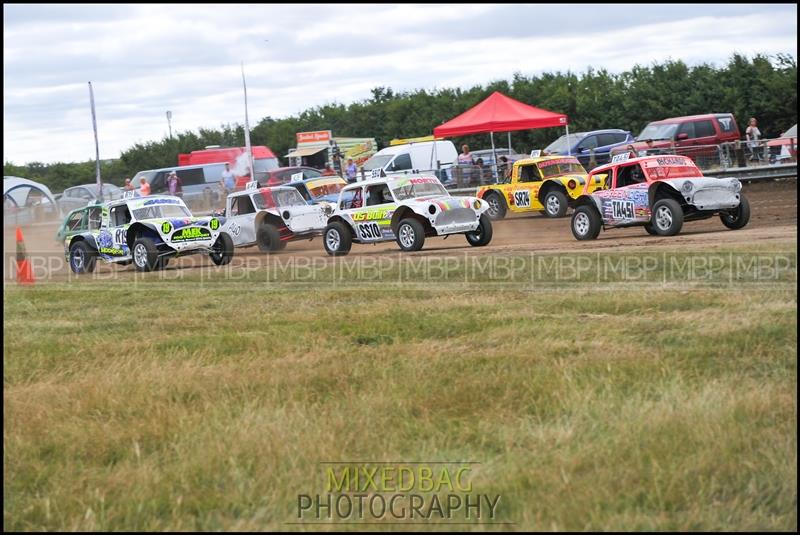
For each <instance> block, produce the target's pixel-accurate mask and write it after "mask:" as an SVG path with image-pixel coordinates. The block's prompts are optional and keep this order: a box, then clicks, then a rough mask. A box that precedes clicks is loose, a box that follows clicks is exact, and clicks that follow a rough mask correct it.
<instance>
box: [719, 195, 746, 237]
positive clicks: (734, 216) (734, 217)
mask: <svg viewBox="0 0 800 535" xmlns="http://www.w3.org/2000/svg"><path fill="white" fill-rule="evenodd" d="M719 218H720V219H721V220H722V224H723V225H725V226H726V227H728V228H729V229H731V230H739V229H740V228H742V227H744V226H745V225H747V222H748V221H750V202H749V201H748V200H747V197H745V196H744V195H739V206H737V207H736V208H734V209H733V210H730V211H728V212H722V213H721V214H719Z"/></svg>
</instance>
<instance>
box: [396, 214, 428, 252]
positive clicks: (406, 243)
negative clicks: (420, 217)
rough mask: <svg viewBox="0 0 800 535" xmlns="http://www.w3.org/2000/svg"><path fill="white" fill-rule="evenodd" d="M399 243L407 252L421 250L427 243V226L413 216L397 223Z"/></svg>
mask: <svg viewBox="0 0 800 535" xmlns="http://www.w3.org/2000/svg"><path fill="white" fill-rule="evenodd" d="M397 245H399V246H400V249H402V250H403V251H405V252H407V253H411V252H414V251H419V250H420V249H422V246H423V245H425V227H423V226H422V223H420V222H419V221H417V220H416V219H414V218H412V217H407V218H406V219H403V220H402V221H400V224H399V225H397Z"/></svg>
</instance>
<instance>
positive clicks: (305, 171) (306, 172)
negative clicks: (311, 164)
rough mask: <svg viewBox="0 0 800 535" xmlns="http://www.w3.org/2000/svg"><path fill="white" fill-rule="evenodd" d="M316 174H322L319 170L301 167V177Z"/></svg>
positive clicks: (311, 176)
mask: <svg viewBox="0 0 800 535" xmlns="http://www.w3.org/2000/svg"><path fill="white" fill-rule="evenodd" d="M318 176H322V172H321V171H317V170H316V169H303V178H317V177H318Z"/></svg>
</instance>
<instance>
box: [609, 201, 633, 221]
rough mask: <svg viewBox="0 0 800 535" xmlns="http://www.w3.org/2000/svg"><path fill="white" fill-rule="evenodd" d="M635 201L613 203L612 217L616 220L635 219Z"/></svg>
mask: <svg viewBox="0 0 800 535" xmlns="http://www.w3.org/2000/svg"><path fill="white" fill-rule="evenodd" d="M633 213H634V206H633V201H617V200H613V201H611V215H612V217H613V218H614V219H633V217H634V215H633Z"/></svg>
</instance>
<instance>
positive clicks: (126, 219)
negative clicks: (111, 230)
mask: <svg viewBox="0 0 800 535" xmlns="http://www.w3.org/2000/svg"><path fill="white" fill-rule="evenodd" d="M109 214H110V221H111V226H112V227H121V226H122V225H127V224H128V223H130V222H131V213H130V211H129V210H128V206H127V205H126V204H120V205H119V206H115V207H113V208H112V209H111V211H110V212H109Z"/></svg>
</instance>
